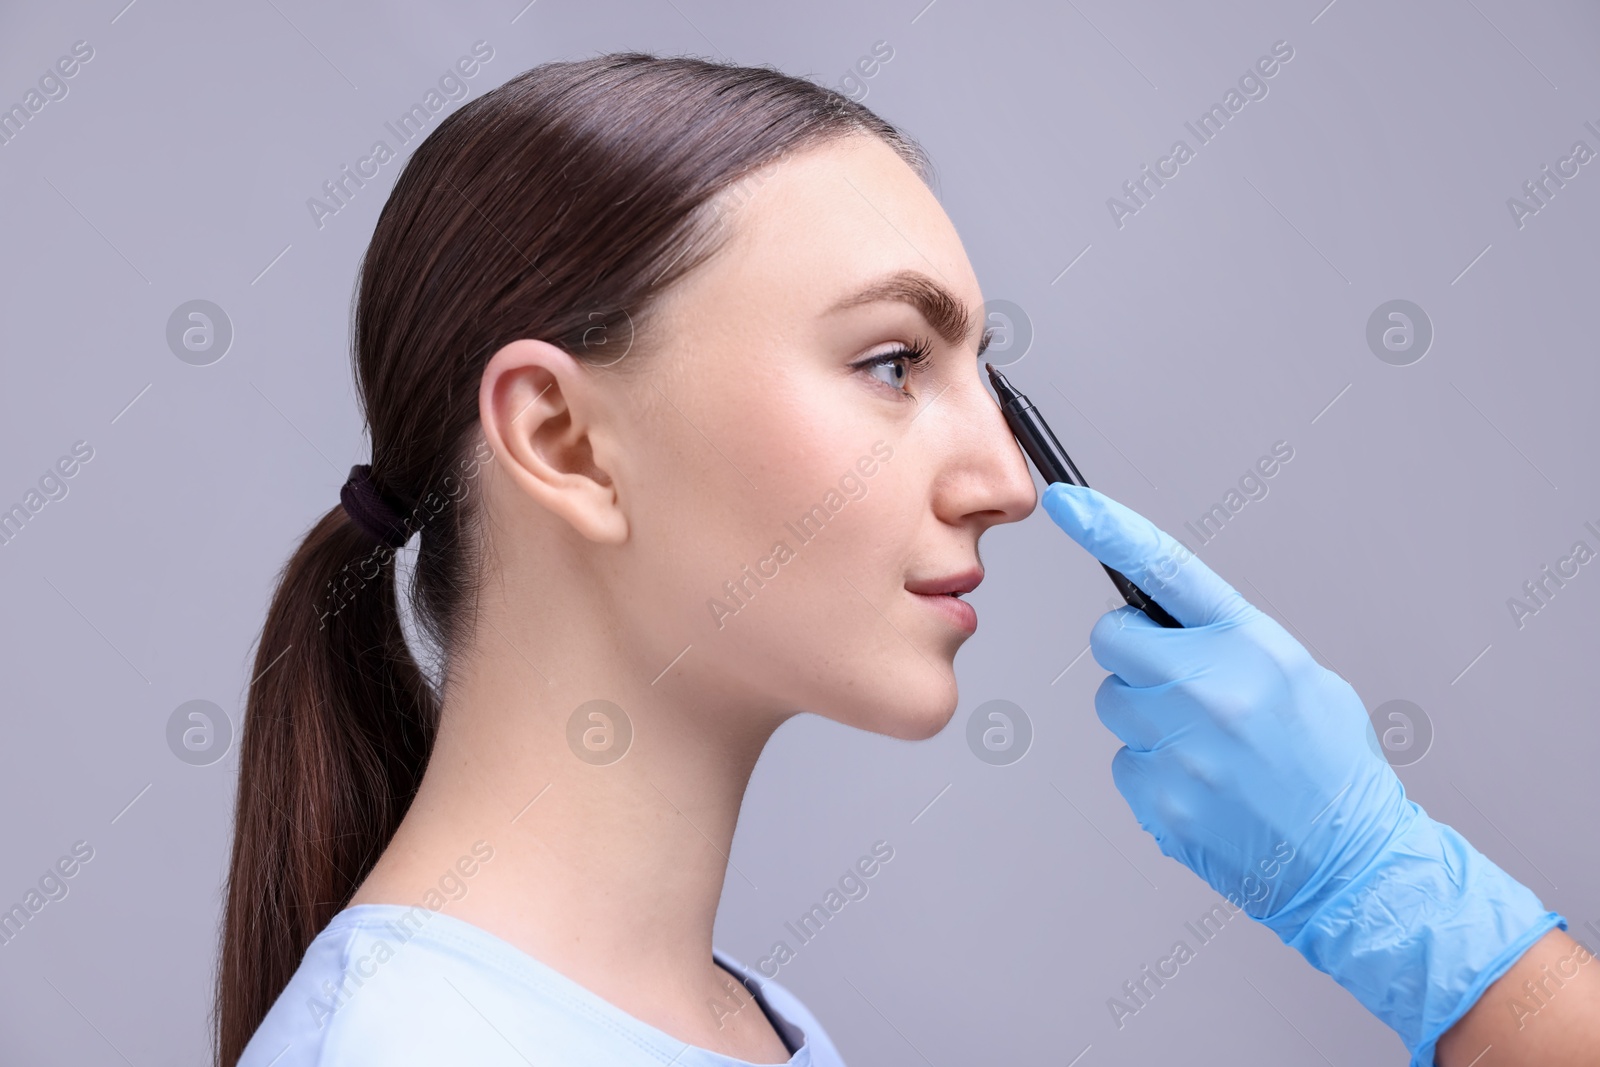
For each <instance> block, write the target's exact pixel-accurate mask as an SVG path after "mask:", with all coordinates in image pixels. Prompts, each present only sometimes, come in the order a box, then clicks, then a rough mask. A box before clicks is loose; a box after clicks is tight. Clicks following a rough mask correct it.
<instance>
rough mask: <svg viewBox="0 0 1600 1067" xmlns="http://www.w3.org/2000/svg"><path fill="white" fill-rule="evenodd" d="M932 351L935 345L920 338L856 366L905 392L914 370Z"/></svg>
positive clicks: (924, 361) (925, 360) (926, 359)
mask: <svg viewBox="0 0 1600 1067" xmlns="http://www.w3.org/2000/svg"><path fill="white" fill-rule="evenodd" d="M932 352H933V345H932V344H931V343H929V342H928V341H927V340H926V339H923V338H918V339H917V340H916V341H915V342H913V343H912V344H910V345H906V344H901V345H899V346H897V347H895V348H893V349H890V350H889V351H887V352H882V353H879V354H878V355H876V356H873V357H871V358H870V359H866V360H863V361H862V362H860V363H857V364H856V365H855V366H856V368H857V369H858V370H863V371H866V372H867V373H868V374H870V375H872V376H873V377H874V378H877V379H878V380H879V381H881V382H883V383H884V384H886V385H888V386H891V387H892V388H894V389H897V390H899V391H901V392H905V386H906V384H907V383H908V382H910V380H911V377H912V372H913V371H914V370H915V369H916V368H917V367H919V366H921V365H922V364H923V363H926V362H927V361H928V358H929V356H930V355H932ZM907 395H909V394H907Z"/></svg>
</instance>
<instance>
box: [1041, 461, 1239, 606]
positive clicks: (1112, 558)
mask: <svg viewBox="0 0 1600 1067" xmlns="http://www.w3.org/2000/svg"><path fill="white" fill-rule="evenodd" d="M1041 502H1042V503H1043V504H1044V509H1045V511H1046V512H1048V513H1049V515H1050V518H1051V519H1052V520H1054V521H1055V524H1056V525H1057V526H1059V527H1061V529H1063V530H1064V531H1066V533H1067V536H1069V537H1071V538H1072V539H1073V540H1074V541H1076V542H1078V544H1080V545H1082V546H1083V547H1084V548H1085V549H1087V550H1088V552H1089V553H1090V555H1092V556H1094V557H1095V558H1096V559H1098V560H1099V561H1100V562H1101V563H1104V564H1105V565H1106V566H1108V567H1112V568H1114V569H1116V570H1119V571H1121V572H1122V573H1123V574H1125V575H1127V576H1128V579H1129V580H1130V581H1132V582H1133V584H1134V585H1137V586H1138V587H1139V588H1140V589H1142V590H1144V592H1145V593H1147V594H1148V595H1149V596H1150V597H1151V599H1153V600H1155V602H1156V603H1158V604H1160V605H1161V606H1162V607H1163V608H1165V609H1166V610H1167V612H1168V613H1169V614H1171V616H1172V617H1173V618H1175V619H1177V620H1178V621H1179V622H1180V623H1182V624H1183V625H1184V626H1185V627H1192V626H1205V625H1207V624H1208V623H1214V622H1223V621H1226V620H1228V619H1232V618H1235V617H1237V616H1238V615H1240V614H1242V613H1244V612H1246V611H1248V610H1249V607H1250V605H1249V602H1248V601H1246V600H1245V598H1244V597H1243V596H1241V595H1239V591H1238V590H1237V589H1235V588H1234V587H1233V586H1231V585H1229V584H1228V583H1227V582H1225V581H1223V579H1222V577H1221V576H1220V575H1218V574H1217V572H1216V571H1213V570H1212V569H1211V568H1210V567H1208V566H1206V564H1205V562H1204V561H1203V560H1201V559H1200V557H1199V556H1196V555H1195V554H1194V553H1193V552H1190V551H1189V550H1188V549H1187V548H1186V547H1184V545H1183V544H1182V543H1181V542H1179V541H1178V540H1177V539H1176V538H1174V537H1173V536H1172V535H1171V534H1168V533H1167V532H1166V531H1164V530H1162V529H1161V528H1160V527H1158V526H1156V524H1155V523H1153V522H1151V521H1150V520H1149V519H1147V518H1145V517H1144V516H1143V515H1140V514H1139V513H1138V512H1137V511H1134V510H1133V509H1132V508H1129V507H1126V506H1124V505H1122V504H1119V503H1117V501H1115V500H1112V499H1111V498H1110V497H1108V496H1106V495H1105V494H1104V493H1101V492H1100V491H1098V490H1096V489H1090V488H1089V487H1088V486H1084V485H1068V484H1067V483H1066V482H1052V483H1051V484H1050V486H1049V487H1048V488H1046V489H1045V491H1044V495H1043V497H1042V498H1041Z"/></svg>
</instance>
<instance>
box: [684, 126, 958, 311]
mask: <svg viewBox="0 0 1600 1067" xmlns="http://www.w3.org/2000/svg"><path fill="white" fill-rule="evenodd" d="M725 197H726V204H725V207H724V210H726V211H727V212H728V213H729V215H728V220H727V221H728V223H729V224H730V225H731V229H732V232H731V234H730V237H729V240H728V242H727V244H726V245H725V246H724V247H723V249H722V251H721V252H720V253H719V254H718V255H717V256H715V257H713V260H712V261H711V262H710V263H708V264H707V265H706V266H707V267H708V268H709V269H708V270H707V271H706V272H705V273H706V277H705V278H704V279H703V281H704V282H705V283H706V288H708V289H716V290H719V291H720V295H722V296H723V297H725V298H729V299H737V298H739V294H742V295H743V297H744V298H745V299H748V300H751V301H755V302H760V301H765V304H764V305H761V306H764V307H766V308H773V309H779V308H781V309H783V310H786V311H787V312H788V313H790V314H809V315H821V314H824V313H827V312H828V311H830V310H831V309H833V308H835V307H836V306H837V305H839V304H840V303H841V302H849V301H850V300H851V299H852V298H854V297H856V296H857V295H858V294H860V293H861V292H862V291H863V290H867V289H869V288H872V287H874V286H878V285H881V283H883V282H884V281H885V280H886V279H888V278H891V277H893V276H896V275H899V276H901V277H905V276H907V275H910V274H913V273H915V274H921V275H925V276H927V278H928V279H929V280H930V281H931V282H933V283H934V284H935V285H936V286H937V287H940V288H943V289H945V290H947V291H948V292H949V293H950V294H951V295H952V296H954V297H955V301H956V303H957V304H958V305H959V306H960V307H962V308H964V309H967V311H968V315H969V316H977V315H979V314H981V307H982V295H981V292H980V290H979V288H978V283H977V279H976V277H975V276H974V275H973V272H972V266H971V264H970V263H969V262H968V261H967V255H966V250H965V248H963V247H962V244H961V239H960V237H959V236H958V235H957V233H956V230H955V226H954V225H953V224H952V223H951V221H950V218H949V216H948V215H946V214H945V211H944V208H943V207H942V206H941V205H940V204H939V201H938V200H937V199H936V198H935V197H934V195H933V192H932V191H931V190H930V189H929V188H928V187H927V185H926V184H924V183H923V181H922V179H921V178H920V177H918V176H917V173H916V171H914V170H913V169H912V168H911V166H910V165H909V164H908V163H906V162H905V160H903V159H902V158H901V157H900V156H899V155H898V154H897V153H896V152H895V151H894V149H892V148H890V147H889V146H888V145H887V144H885V143H884V142H883V141H881V140H879V139H878V138H877V137H872V136H867V135H861V136H851V137H846V138H841V139H838V140H835V141H831V142H829V143H827V144H824V145H821V146H818V147H816V148H812V149H808V150H805V151H802V152H797V153H793V154H791V155H790V156H788V157H786V158H784V159H782V160H779V161H778V162H777V163H774V164H771V165H769V166H768V167H766V168H763V169H762V170H760V171H757V172H754V173H753V174H750V175H747V176H746V178H745V179H744V180H743V181H742V182H740V183H738V184H737V185H736V186H734V187H733V188H732V189H731V190H729V192H728V193H727V194H725ZM706 295H711V294H709V293H707V294H706ZM751 310H752V311H754V308H752V309H751Z"/></svg>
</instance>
